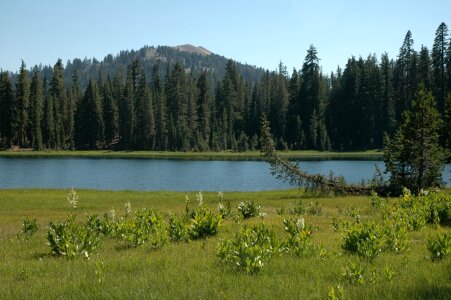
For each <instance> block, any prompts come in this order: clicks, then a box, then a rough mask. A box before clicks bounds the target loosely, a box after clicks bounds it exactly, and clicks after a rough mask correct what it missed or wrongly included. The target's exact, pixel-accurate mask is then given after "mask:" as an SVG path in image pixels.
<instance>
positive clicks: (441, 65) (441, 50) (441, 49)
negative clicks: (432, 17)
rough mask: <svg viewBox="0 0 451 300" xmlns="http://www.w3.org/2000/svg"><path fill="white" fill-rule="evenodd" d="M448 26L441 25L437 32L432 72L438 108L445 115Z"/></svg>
mask: <svg viewBox="0 0 451 300" xmlns="http://www.w3.org/2000/svg"><path fill="white" fill-rule="evenodd" d="M448 43H449V41H448V26H446V24H445V23H441V24H440V25H439V27H438V28H437V31H436V32H435V39H434V45H433V46H432V70H433V75H434V96H435V98H436V99H437V106H438V110H439V112H440V113H442V114H443V110H444V103H445V97H446V95H447V94H448V93H447V84H446V81H447V79H446V71H445V68H446V65H445V64H446V51H447V49H448Z"/></svg>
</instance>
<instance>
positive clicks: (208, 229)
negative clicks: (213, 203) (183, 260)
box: [188, 206, 222, 240]
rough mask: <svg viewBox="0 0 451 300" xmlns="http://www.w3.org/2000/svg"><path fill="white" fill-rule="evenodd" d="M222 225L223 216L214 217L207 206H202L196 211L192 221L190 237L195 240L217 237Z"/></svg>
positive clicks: (189, 231)
mask: <svg viewBox="0 0 451 300" xmlns="http://www.w3.org/2000/svg"><path fill="white" fill-rule="evenodd" d="M221 223H222V216H221V215H220V214H218V215H214V214H213V213H212V212H211V211H210V210H209V209H208V208H206V207H205V206H200V207H198V208H197V209H196V210H195V213H194V217H193V218H192V219H191V223H190V226H189V230H188V235H189V237H190V238H191V239H193V240H196V239H202V238H206V237H208V236H213V235H216V233H218V229H219V227H220V226H221Z"/></svg>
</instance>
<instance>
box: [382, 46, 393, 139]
mask: <svg viewBox="0 0 451 300" xmlns="http://www.w3.org/2000/svg"><path fill="white" fill-rule="evenodd" d="M380 69H381V98H382V105H383V112H382V117H383V122H382V130H383V132H386V133H388V134H389V135H391V134H393V133H394V132H395V129H396V111H395V99H394V95H393V93H394V89H393V64H392V63H391V62H390V60H389V58H388V54H387V53H384V54H383V55H382V58H381V65H380Z"/></svg>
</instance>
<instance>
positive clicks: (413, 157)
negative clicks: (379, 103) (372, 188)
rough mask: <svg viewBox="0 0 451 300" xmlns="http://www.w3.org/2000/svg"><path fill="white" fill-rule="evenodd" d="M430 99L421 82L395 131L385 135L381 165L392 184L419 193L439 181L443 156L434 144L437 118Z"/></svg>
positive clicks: (437, 132) (437, 131)
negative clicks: (410, 106)
mask: <svg viewBox="0 0 451 300" xmlns="http://www.w3.org/2000/svg"><path fill="white" fill-rule="evenodd" d="M434 102H435V101H434V97H433V96H432V94H431V92H427V91H425V88H424V86H423V85H422V86H421V87H420V89H419V92H418V94H417V99H416V101H414V102H413V106H412V111H406V112H405V113H404V116H403V123H402V125H401V127H400V128H399V130H398V132H397V133H396V134H395V136H394V137H393V139H391V140H390V139H389V138H388V137H386V140H385V146H384V161H385V168H386V170H387V171H388V172H390V176H391V177H390V182H391V183H392V185H394V186H395V187H398V188H402V187H407V188H409V189H410V190H411V191H414V192H419V191H420V190H421V189H424V188H430V187H437V186H440V185H441V184H442V182H441V176H442V170H443V167H444V155H443V150H442V149H441V147H440V146H439V144H438V139H439V128H440V125H441V121H440V117H439V113H438V111H437V109H436V108H435V103H434Z"/></svg>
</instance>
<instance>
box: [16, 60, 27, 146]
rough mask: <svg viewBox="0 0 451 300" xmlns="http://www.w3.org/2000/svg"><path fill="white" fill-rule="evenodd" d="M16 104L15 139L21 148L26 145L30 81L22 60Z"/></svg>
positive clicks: (17, 84)
mask: <svg viewBox="0 0 451 300" xmlns="http://www.w3.org/2000/svg"><path fill="white" fill-rule="evenodd" d="M16 102H17V106H18V107H17V109H18V113H19V116H18V117H19V119H18V127H17V138H18V144H19V145H20V146H21V147H23V146H25V145H27V143H28V136H27V135H28V125H29V120H28V110H29V102H30V80H29V76H28V70H27V69H26V66H25V63H24V61H23V60H22V64H21V66H20V70H19V77H18V79H17V83H16Z"/></svg>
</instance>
